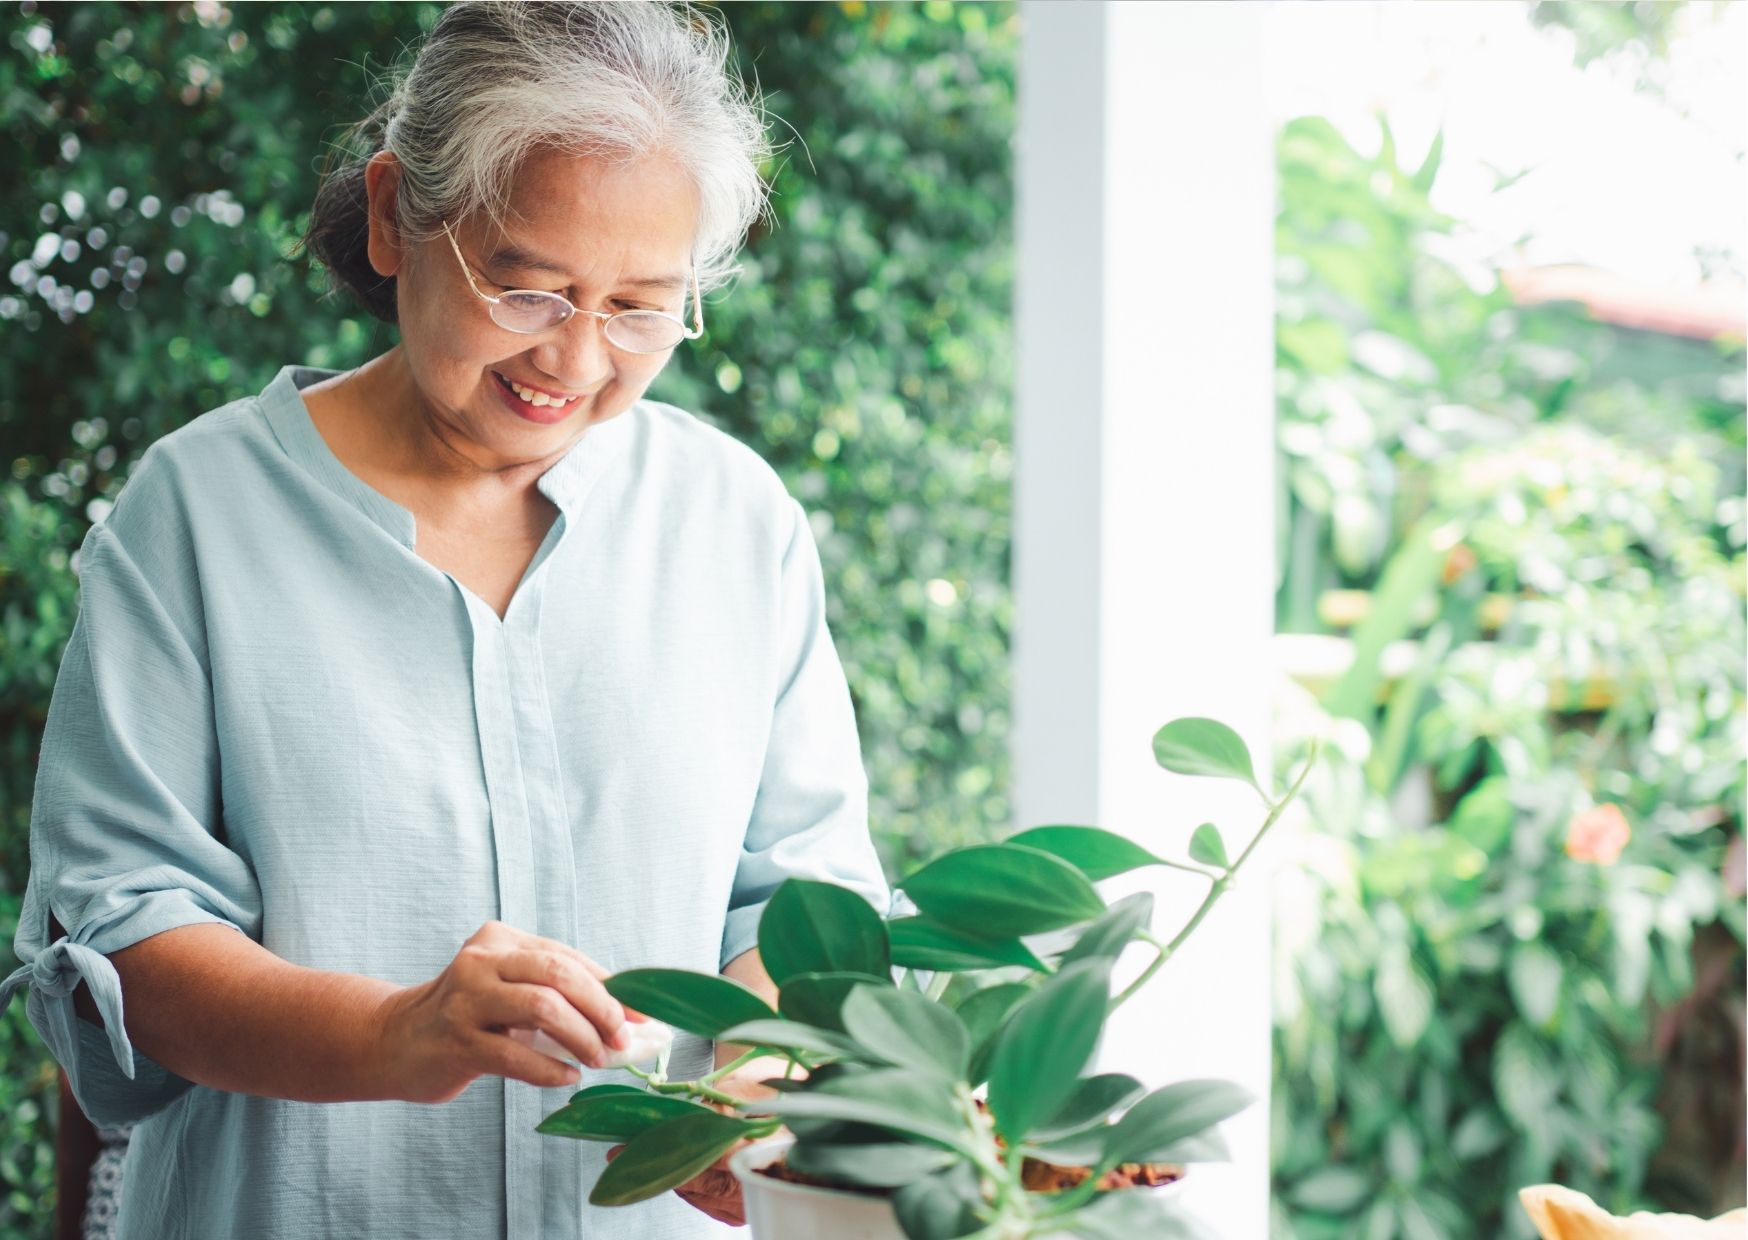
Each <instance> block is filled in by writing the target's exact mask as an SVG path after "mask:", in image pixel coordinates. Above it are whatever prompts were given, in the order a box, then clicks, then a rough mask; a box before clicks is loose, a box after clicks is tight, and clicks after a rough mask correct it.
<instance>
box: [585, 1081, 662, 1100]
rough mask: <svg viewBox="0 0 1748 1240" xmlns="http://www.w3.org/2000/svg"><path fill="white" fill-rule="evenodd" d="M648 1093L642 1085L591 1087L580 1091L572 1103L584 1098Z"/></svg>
mask: <svg viewBox="0 0 1748 1240" xmlns="http://www.w3.org/2000/svg"><path fill="white" fill-rule="evenodd" d="M645 1092H647V1091H646V1090H645V1089H644V1088H643V1087H642V1086H641V1085H590V1086H588V1087H587V1088H585V1089H579V1090H577V1092H576V1093H574V1094H572V1095H571V1101H572V1102H580V1101H582V1100H583V1099H584V1098H600V1097H604V1096H605V1095H607V1094H641V1093H645Z"/></svg>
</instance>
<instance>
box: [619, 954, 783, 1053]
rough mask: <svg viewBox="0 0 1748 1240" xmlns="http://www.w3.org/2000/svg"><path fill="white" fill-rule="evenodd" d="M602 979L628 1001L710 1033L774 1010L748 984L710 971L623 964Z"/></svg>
mask: <svg viewBox="0 0 1748 1240" xmlns="http://www.w3.org/2000/svg"><path fill="white" fill-rule="evenodd" d="M602 985H604V986H605V987H606V988H607V993H608V994H610V995H612V996H613V997H614V998H615V999H617V1000H619V1002H621V1003H623V1004H625V1006H626V1007H629V1008H635V1009H636V1010H637V1011H639V1012H642V1013H644V1014H645V1015H646V1016H653V1017H655V1018H656V1019H657V1020H660V1021H666V1022H667V1023H668V1024H670V1025H672V1026H674V1028H676V1029H684V1030H685V1031H686V1032H687V1033H696V1034H700V1035H701V1036H703V1037H706V1038H714V1037H715V1036H716V1035H717V1034H719V1033H721V1032H722V1031H723V1030H724V1029H726V1028H728V1027H729V1026H730V1025H738V1024H742V1023H744V1022H746V1021H749V1020H759V1019H762V1018H766V1017H769V1018H771V1019H775V1018H776V1015H777V1013H775V1012H773V1011H772V1010H771V1008H770V1005H769V1004H767V1003H766V1002H765V1001H764V1000H763V999H761V998H760V997H759V996H758V995H756V994H754V993H753V991H752V990H751V989H750V988H748V987H746V986H743V985H741V984H740V983H739V982H737V981H735V980H734V979H732V978H727V977H720V976H717V975H715V974H711V973H692V972H689V971H687V970H685V969H627V970H625V971H624V972H623V973H615V974H614V975H613V976H612V977H609V978H608V979H607V980H606V981H605V982H604V983H602Z"/></svg>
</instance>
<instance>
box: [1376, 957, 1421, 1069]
mask: <svg viewBox="0 0 1748 1240" xmlns="http://www.w3.org/2000/svg"><path fill="white" fill-rule="evenodd" d="M1372 986H1373V990H1374V991H1375V992H1376V994H1377V997H1378V1012H1379V1014H1380V1015H1381V1016H1382V1017H1383V1018H1384V1029H1385V1031H1386V1032H1387V1033H1389V1035H1390V1040H1391V1041H1392V1042H1394V1043H1395V1044H1396V1045H1397V1046H1399V1047H1402V1048H1403V1049H1404V1050H1406V1049H1407V1048H1409V1047H1412V1046H1413V1045H1415V1044H1416V1043H1417V1042H1419V1041H1420V1035H1421V1034H1423V1033H1425V1032H1426V1026H1427V1024H1428V1022H1430V1021H1431V1020H1432V986H1431V984H1430V983H1428V982H1427V980H1426V978H1425V977H1423V976H1422V975H1421V972H1420V970H1419V969H1418V968H1416V967H1415V965H1414V961H1413V959H1412V958H1411V957H1410V956H1409V954H1408V952H1407V951H1406V950H1404V949H1401V948H1396V949H1392V950H1387V951H1385V952H1384V954H1383V955H1382V956H1381V957H1380V958H1379V960H1378V972H1377V975H1376V976H1375V977H1374V978H1373V982H1372Z"/></svg>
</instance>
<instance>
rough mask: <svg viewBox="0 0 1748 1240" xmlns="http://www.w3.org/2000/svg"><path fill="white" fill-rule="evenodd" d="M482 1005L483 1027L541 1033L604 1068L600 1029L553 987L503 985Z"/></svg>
mask: <svg viewBox="0 0 1748 1240" xmlns="http://www.w3.org/2000/svg"><path fill="white" fill-rule="evenodd" d="M479 1004H480V1012H481V1015H480V1018H479V1023H480V1024H482V1025H494V1026H498V1027H500V1028H506V1029H515V1028H521V1029H535V1030H538V1031H540V1032H541V1033H544V1034H546V1035H547V1036H548V1037H550V1038H551V1039H552V1040H553V1041H555V1042H557V1043H558V1044H559V1045H560V1046H562V1047H563V1048H564V1049H565V1051H566V1052H568V1053H569V1054H570V1055H572V1056H574V1057H575V1058H576V1060H577V1061H578V1062H579V1063H582V1064H586V1065H587V1066H589V1067H591V1068H598V1067H600V1066H601V1061H602V1060H604V1059H606V1057H607V1053H606V1050H605V1049H604V1047H603V1045H602V1040H601V1033H600V1030H598V1029H597V1028H596V1027H595V1026H594V1025H592V1024H590V1023H589V1022H588V1021H587V1020H585V1019H584V1018H583V1015H582V1013H581V1012H578V1011H577V1010H576V1008H574V1007H572V1006H571V1002H570V1000H569V999H567V998H565V997H564V996H563V995H561V994H559V993H558V992H557V991H556V990H553V989H552V988H551V987H550V986H536V985H530V984H528V983H525V982H501V983H500V984H499V985H498V986H497V987H496V988H495V989H493V990H492V991H490V992H489V993H488V994H486V995H484V996H482V997H481V999H480V1000H479ZM548 1049H550V1048H548ZM537 1053H538V1052H537Z"/></svg>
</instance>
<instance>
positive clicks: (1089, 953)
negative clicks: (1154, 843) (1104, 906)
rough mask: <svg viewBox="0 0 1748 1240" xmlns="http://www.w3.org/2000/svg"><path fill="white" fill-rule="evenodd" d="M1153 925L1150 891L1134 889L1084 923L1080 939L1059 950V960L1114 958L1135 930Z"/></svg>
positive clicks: (1065, 962) (1067, 961)
mask: <svg viewBox="0 0 1748 1240" xmlns="http://www.w3.org/2000/svg"><path fill="white" fill-rule="evenodd" d="M1152 924H1153V893H1152V892H1150V891H1137V892H1136V893H1135V894H1134V895H1129V896H1124V897H1123V898H1122V899H1121V900H1118V901H1117V902H1116V903H1115V904H1113V905H1111V907H1110V909H1109V911H1107V912H1106V913H1105V915H1104V916H1103V917H1101V918H1099V919H1098V920H1097V921H1095V922H1093V924H1092V925H1090V926H1088V927H1087V928H1086V930H1085V932H1084V933H1082V934H1081V936H1080V938H1079V939H1077V940H1076V941H1075V942H1074V945H1073V946H1071V947H1070V948H1069V949H1068V950H1067V951H1065V952H1063V953H1062V963H1063V964H1072V963H1073V962H1074V961H1076V960H1090V959H1093V958H1095V957H1097V958H1102V959H1106V960H1112V961H1114V960H1116V959H1117V957H1118V956H1121V955H1122V954H1123V949H1124V948H1125V947H1127V946H1129V944H1130V943H1133V942H1134V941H1135V932H1136V931H1137V930H1145V929H1146V928H1147V927H1148V926H1150V925H1152Z"/></svg>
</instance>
